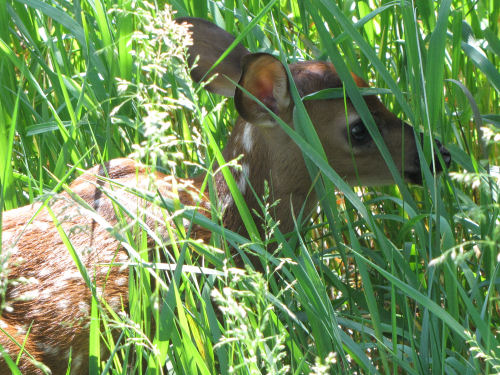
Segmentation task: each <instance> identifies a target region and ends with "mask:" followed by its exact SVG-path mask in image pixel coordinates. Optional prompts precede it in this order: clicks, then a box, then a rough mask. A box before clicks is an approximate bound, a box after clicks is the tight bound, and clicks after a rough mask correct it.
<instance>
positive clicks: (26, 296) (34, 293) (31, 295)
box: [19, 289, 40, 301]
mask: <svg viewBox="0 0 500 375" xmlns="http://www.w3.org/2000/svg"><path fill="white" fill-rule="evenodd" d="M38 296H40V291H39V290H38V289H34V290H28V291H27V292H24V293H23V294H22V295H21V296H20V297H19V299H20V300H22V301H32V300H34V299H36V298H38Z"/></svg>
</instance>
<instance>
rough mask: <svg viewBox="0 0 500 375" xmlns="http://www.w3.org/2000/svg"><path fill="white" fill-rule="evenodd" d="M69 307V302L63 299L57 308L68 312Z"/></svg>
mask: <svg viewBox="0 0 500 375" xmlns="http://www.w3.org/2000/svg"><path fill="white" fill-rule="evenodd" d="M68 307H69V300H67V299H61V300H59V301H58V302H57V308H58V309H60V310H66V309H67V308H68Z"/></svg>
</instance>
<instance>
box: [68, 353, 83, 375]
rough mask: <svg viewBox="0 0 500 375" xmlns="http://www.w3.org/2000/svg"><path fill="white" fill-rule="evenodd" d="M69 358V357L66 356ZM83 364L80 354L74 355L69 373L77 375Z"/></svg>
mask: <svg viewBox="0 0 500 375" xmlns="http://www.w3.org/2000/svg"><path fill="white" fill-rule="evenodd" d="M68 357H69V356H68ZM82 364H83V355H82V354H81V353H79V354H77V355H74V356H73V358H72V360H71V373H72V374H77V373H78V372H79V370H80V368H81V367H82Z"/></svg>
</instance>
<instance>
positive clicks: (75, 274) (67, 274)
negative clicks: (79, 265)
mask: <svg viewBox="0 0 500 375" xmlns="http://www.w3.org/2000/svg"><path fill="white" fill-rule="evenodd" d="M81 278H82V275H81V274H80V272H79V271H78V270H76V271H74V270H67V271H64V273H63V274H62V275H61V276H60V277H59V278H58V279H59V280H60V281H63V280H71V279H81Z"/></svg>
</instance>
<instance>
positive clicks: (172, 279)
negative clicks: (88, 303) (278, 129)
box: [0, 0, 500, 375]
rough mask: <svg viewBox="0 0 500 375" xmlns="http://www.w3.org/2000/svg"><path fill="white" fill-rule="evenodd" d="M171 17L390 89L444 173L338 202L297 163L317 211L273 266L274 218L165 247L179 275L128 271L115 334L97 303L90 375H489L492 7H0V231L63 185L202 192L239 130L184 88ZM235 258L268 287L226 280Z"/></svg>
mask: <svg viewBox="0 0 500 375" xmlns="http://www.w3.org/2000/svg"><path fill="white" fill-rule="evenodd" d="M171 9H173V10H175V11H176V12H177V16H187V15H189V16H196V17H203V18H207V19H210V20H211V21H213V22H215V23H217V24H218V25H219V26H221V27H222V28H224V29H226V30H227V31H229V32H230V33H232V34H233V35H237V36H239V37H240V38H241V40H242V42H243V44H244V45H245V46H247V47H248V48H249V49H250V50H251V51H268V52H269V51H272V52H276V51H278V53H280V54H281V56H282V57H283V59H286V60H288V61H294V60H298V59H313V58H314V59H330V60H331V61H333V62H334V63H335V65H336V67H337V69H338V71H339V74H341V76H343V77H347V76H348V74H347V71H348V70H350V71H353V72H355V73H356V74H358V75H359V76H361V77H364V78H365V79H367V80H368V81H369V82H371V84H372V86H374V87H377V88H381V89H382V88H385V89H389V90H390V93H389V94H384V95H382V99H383V101H384V102H385V103H386V105H387V106H388V107H389V108H391V110H393V111H394V112H396V113H397V114H399V115H400V116H401V117H403V118H406V119H408V120H409V122H410V123H412V124H414V126H415V128H418V129H419V130H421V131H423V132H424V133H425V137H424V138H425V140H426V142H425V143H424V148H423V150H422V156H423V157H424V156H425V154H426V153H427V154H428V152H426V149H427V148H428V147H429V145H428V144H429V139H431V138H432V136H431V134H432V135H434V136H437V137H438V138H440V139H441V140H442V141H443V143H444V144H445V145H446V146H447V148H448V149H449V150H450V151H451V153H452V157H453V164H452V166H451V167H450V171H449V173H444V174H443V175H442V176H441V177H435V176H433V175H432V173H430V171H429V170H427V171H425V173H424V186H423V187H420V186H405V185H401V184H400V185H394V186H389V187H381V188H370V189H367V188H355V189H354V190H353V189H351V188H346V187H345V186H343V185H342V184H341V182H340V181H339V180H338V179H337V178H336V177H335V175H334V174H333V173H331V170H330V169H329V168H328V167H326V168H325V167H324V163H322V160H321V157H320V156H318V155H319V153H318V154H317V155H316V154H310V153H309V154H307V153H306V154H307V156H308V157H309V158H310V159H311V160H312V163H313V164H314V165H316V166H318V169H319V170H320V171H321V176H322V182H323V185H322V186H323V188H324V191H325V192H330V194H328V195H327V198H325V199H323V200H322V203H321V210H319V211H318V213H317V214H316V215H315V217H314V218H313V221H307V222H305V223H298V227H297V233H296V234H300V235H296V236H295V237H293V236H292V238H291V239H290V241H288V242H284V241H279V242H281V246H280V247H279V248H278V250H277V251H276V252H274V253H273V254H270V255H267V256H264V255H263V254H265V249H266V248H267V246H268V245H269V244H270V243H271V242H273V241H276V240H277V239H282V235H281V234H280V233H279V232H278V231H277V229H276V228H275V224H274V223H273V222H272V220H271V219H270V217H269V215H268V213H269V205H272V202H269V201H268V202H266V203H267V205H264V206H263V211H262V213H261V215H262V218H263V221H262V223H257V225H265V226H266V228H267V231H266V233H268V236H266V238H264V239H262V240H260V241H258V240H257V241H254V242H253V243H249V242H248V240H244V239H242V238H240V237H237V236H234V235H232V234H231V233H227V232H224V231H223V230H222V228H221V226H220V224H217V223H218V222H219V221H218V213H217V212H214V221H213V223H212V224H210V225H211V229H212V230H213V232H214V236H213V242H212V243H211V244H202V243H199V242H196V241H194V240H192V239H190V238H189V236H186V234H185V233H184V231H183V229H182V225H180V226H179V227H176V226H172V228H171V230H172V231H174V232H176V235H177V238H179V240H178V241H176V242H175V243H169V244H168V245H169V246H170V248H172V249H173V251H172V252H171V254H172V255H171V257H173V258H172V259H171V260H172V264H174V265H175V266H174V267H173V268H172V269H170V270H168V269H169V267H164V268H165V269H163V270H162V269H161V267H158V269H156V270H154V272H153V271H151V270H149V271H151V272H148V270H147V268H146V267H144V266H141V262H140V260H141V259H136V262H135V266H131V271H132V274H133V275H134V277H133V278H131V281H130V285H129V288H130V300H131V303H130V306H131V308H130V311H129V312H128V313H126V314H118V315H117V314H114V313H112V312H110V311H108V310H107V309H106V307H105V306H103V305H101V304H100V303H99V301H94V307H97V308H94V309H93V314H94V316H95V317H99V318H100V319H95V320H93V323H92V333H91V341H90V342H91V344H90V345H91V346H90V358H89V361H90V364H91V370H92V373H98V372H102V373H111V374H118V373H122V374H125V373H127V374H133V373H136V374H142V373H169V374H174V373H175V374H190V375H192V374H231V373H236V374H302V373H314V374H328V373H332V374H378V373H382V374H401V373H405V374H461V375H465V374H493V373H500V335H499V332H498V331H499V327H500V326H499V323H500V306H499V292H498V286H499V284H500V276H499V267H500V266H499V264H500V263H499V243H500V225H499V222H500V219H499V211H500V205H499V202H498V188H499V176H500V170H499V165H498V164H499V163H498V151H499V150H498V141H499V139H500V130H499V127H500V115H499V106H498V103H499V90H500V73H499V59H500V39H499V20H500V18H499V16H500V1H499V0H477V1H458V0H443V1H440V2H435V1H430V0H420V1H386V0H380V1H376V0H368V1H354V0H353V1H340V0H338V1H328V0H311V1H288V0H271V1H260V0H250V1H244V2H243V1H239V0H224V1H211V0H190V1H188V0H185V1H183V0H172V1H166V2H156V3H147V2H144V1H140V0H137V1H130V0H125V1H117V2H112V1H106V0H91V1H89V0H77V1H73V2H67V1H62V0H54V1H49V0H47V1H41V0H15V1H8V0H0V25H1V26H0V92H1V95H0V181H1V185H0V194H1V195H0V213H1V211H2V210H8V209H11V208H14V207H18V206H21V205H25V204H29V203H31V202H33V201H35V200H39V199H50V197H51V196H52V195H53V194H54V193H56V192H57V191H59V190H61V187H62V185H63V184H64V183H66V182H67V183H69V182H70V181H71V179H73V178H74V177H75V176H76V175H77V172H76V169H75V168H71V167H70V166H74V167H76V168H82V169H85V168H87V167H90V166H92V165H95V164H98V163H101V162H103V161H105V160H109V159H111V158H116V157H121V156H125V155H130V154H133V155H135V157H137V158H139V159H141V160H143V161H144V162H146V163H149V164H156V165H158V168H159V169H161V170H163V171H165V172H166V173H175V174H176V175H177V176H179V177H185V176H192V175H194V174H197V173H200V172H202V171H209V173H208V178H207V189H210V188H211V179H210V176H212V175H213V172H212V171H211V169H210V166H211V164H212V162H213V160H214V158H215V156H216V155H217V154H218V153H219V152H220V149H221V148H222V147H223V145H224V144H225V142H226V139H227V136H228V134H229V133H230V129H231V126H232V124H233V120H234V119H235V118H236V116H237V114H236V111H235V110H234V107H233V104H232V103H231V102H230V101H224V100H223V99H222V98H220V97H217V96H215V95H211V94H207V93H206V92H204V91H203V90H202V89H200V88H199V87H197V86H196V85H194V84H193V83H192V82H191V80H190V78H189V72H188V70H187V68H186V64H185V60H186V56H185V53H186V51H185V46H186V39H185V38H186V37H185V35H184V34H183V33H182V32H181V31H179V30H178V29H177V28H176V27H175V25H173V24H172V22H171V18H172V12H171ZM165 10H166V11H165ZM345 81H346V83H345V85H346V90H347V91H348V92H350V90H353V89H354V88H353V87H352V86H350V84H349V82H348V80H347V79H346V80H345ZM310 131H311V129H308V128H306V130H305V132H306V133H305V134H304V138H305V139H307V135H308V134H307V132H310ZM336 188H337V189H336ZM335 189H336V190H337V193H336V195H335V194H333V191H334V190H335ZM212 192H213V190H212ZM212 196H213V194H212ZM264 198H266V197H264ZM214 199H215V198H214ZM214 203H215V202H214ZM214 207H215V205H214ZM219 214H220V213H219ZM179 215H184V216H186V213H185V212H184V213H183V212H179ZM219 219H220V217H219ZM207 225H208V224H207ZM128 241H129V242H130V244H131V246H133V247H134V248H135V249H136V250H138V251H140V250H145V243H144V242H141V241H136V242H137V243H135V242H134V239H133V238H132V237H130V236H129V237H128ZM230 244H232V245H235V244H236V245H237V246H239V248H241V249H244V250H245V251H250V252H256V253H258V254H261V257H262V259H263V262H264V263H265V264H267V265H269V270H270V271H269V272H268V274H266V275H261V274H259V273H256V272H254V271H252V270H251V268H250V267H249V268H247V269H246V270H237V269H235V268H234V264H232V263H231V259H230V257H228V256H227V254H228V247H229V245H230ZM166 246H167V244H164V243H158V246H157V251H155V252H149V253H148V252H142V254H146V255H145V260H147V259H148V258H147V257H148V254H149V260H150V261H155V259H157V258H156V257H157V256H158V253H159V252H160V251H166V250H165V249H166ZM153 253H154V254H153ZM2 264H4V263H2ZM276 264H278V265H279V267H276ZM190 265H197V266H202V267H194V268H189V267H188V266H190ZM188 271H189V272H188ZM152 278H156V279H157V280H159V281H165V282H157V283H156V284H154V285H156V286H155V287H152V285H153V284H152V283H151V280H152ZM214 301H216V303H217V305H218V306H215V303H214ZM218 308H221V309H222V310H223V314H222V316H223V319H222V321H220V322H218V320H217V317H218V316H220V314H218V313H216V310H217V309H218ZM151 314H152V315H153V316H154V317H155V319H154V320H151V319H150V317H151ZM152 325H154V326H155V329H154V332H155V333H154V334H153V335H152V334H151V332H152ZM112 328H115V329H116V328H118V329H119V330H120V335H119V337H118V339H116V337H115V336H112V335H111V329H112ZM103 346H105V347H108V349H109V350H110V352H111V353H112V356H111V359H109V360H108V359H107V358H102V357H100V348H102V347H103ZM14 360H15V359H14ZM68 366H69V367H70V366H71V363H69V364H68ZM13 371H14V372H15V368H14V367H13Z"/></svg>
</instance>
